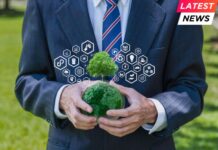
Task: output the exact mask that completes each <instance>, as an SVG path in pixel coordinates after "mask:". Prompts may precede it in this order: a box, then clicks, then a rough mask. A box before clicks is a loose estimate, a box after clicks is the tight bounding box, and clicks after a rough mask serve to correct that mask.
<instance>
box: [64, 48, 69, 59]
mask: <svg viewBox="0 0 218 150" xmlns="http://www.w3.org/2000/svg"><path fill="white" fill-rule="evenodd" d="M66 51H68V52H69V53H70V55H65V53H66ZM63 56H64V57H66V58H68V57H70V56H71V51H70V50H69V49H65V50H64V51H63Z"/></svg>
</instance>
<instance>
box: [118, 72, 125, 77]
mask: <svg viewBox="0 0 218 150" xmlns="http://www.w3.org/2000/svg"><path fill="white" fill-rule="evenodd" d="M125 75H126V74H125V72H124V71H120V72H118V76H119V77H120V78H124V77H125Z"/></svg>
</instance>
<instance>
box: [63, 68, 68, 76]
mask: <svg viewBox="0 0 218 150" xmlns="http://www.w3.org/2000/svg"><path fill="white" fill-rule="evenodd" d="M64 70H68V72H69V75H65V74H64ZM62 75H63V76H65V77H68V76H70V70H69V69H67V68H65V69H63V70H62Z"/></svg>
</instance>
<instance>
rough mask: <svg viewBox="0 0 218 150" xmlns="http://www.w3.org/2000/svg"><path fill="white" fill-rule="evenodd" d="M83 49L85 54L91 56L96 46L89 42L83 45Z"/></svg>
mask: <svg viewBox="0 0 218 150" xmlns="http://www.w3.org/2000/svg"><path fill="white" fill-rule="evenodd" d="M81 49H82V51H83V52H84V53H86V54H90V53H92V52H94V49H95V46H94V43H92V42H91V41H89V40H87V41H85V42H83V43H82V44H81Z"/></svg>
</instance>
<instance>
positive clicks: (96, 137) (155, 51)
mask: <svg viewBox="0 0 218 150" xmlns="http://www.w3.org/2000/svg"><path fill="white" fill-rule="evenodd" d="M177 4H178V1H177V0H159V1H155V0H133V2H132V7H131V12H130V16H129V20H128V26H127V33H126V37H125V42H128V43H130V44H131V47H132V48H137V47H140V48H141V50H142V54H144V55H146V56H147V57H148V58H149V62H150V63H151V64H153V65H154V66H156V73H155V75H154V76H153V77H152V78H148V79H147V81H146V82H144V83H140V82H136V83H133V84H130V83H128V82H126V81H125V80H119V81H118V83H119V84H122V85H124V86H127V87H132V88H134V89H135V90H137V91H138V92H140V93H141V94H143V95H144V96H146V97H153V98H155V99H158V100H159V101H160V102H161V104H162V105H163V106H164V108H165V110H166V114H167V123H168V126H167V128H166V129H164V130H163V131H161V132H157V133H154V134H152V135H149V134H148V132H147V131H145V130H143V129H142V128H139V129H138V130H137V131H135V132H134V133H132V134H130V135H128V136H125V137H123V138H117V137H114V136H112V135H109V134H108V133H106V132H105V131H103V130H101V129H99V128H98V127H96V128H95V129H93V130H90V131H82V130H78V129H75V128H74V127H73V125H72V124H71V123H69V121H68V120H67V119H65V120H60V119H58V118H57V117H56V116H55V114H54V104H55V97H56V94H57V91H58V90H59V88H60V87H61V86H63V85H65V84H66V83H68V80H67V78H65V77H64V76H63V74H62V72H61V71H60V70H59V69H56V68H55V67H54V59H55V58H57V57H59V56H60V55H62V54H63V50H65V49H72V46H73V45H80V44H81V43H82V42H84V41H86V40H90V41H92V42H93V43H94V44H95V45H97V44H96V39H95V36H94V32H93V29H92V26H91V23H90V19H89V15H88V9H87V3H86V0H29V2H28V6H27V10H26V14H25V19H24V25H23V52H22V56H21V60H20V69H19V76H18V78H17V81H16V88H15V92H16V96H17V98H18V100H19V102H20V104H21V106H22V107H23V108H24V109H25V110H27V111H29V112H31V113H33V114H34V115H36V116H39V117H41V118H43V119H45V120H47V121H48V122H49V123H50V124H51V126H50V131H49V140H48V147H47V149H48V150H96V149H97V150H104V149H105V150H107V149H108V150H111V149H113V150H118V149H119V150H120V149H126V150H135V149H136V150H145V149H146V150H147V149H152V150H158V149H161V150H165V149H166V150H171V149H174V143H173V139H172V133H173V132H174V131H176V130H177V129H178V128H179V127H181V126H182V125H184V124H185V123H187V122H189V121H191V120H192V119H193V118H195V117H197V116H198V115H200V113H201V111H202V108H203V97H204V94H205V91H206V88H207V85H206V83H205V68H204V64H203V61H202V54H201V49H202V43H203V34H202V27H201V26H178V25H177V21H178V17H179V14H177V13H176V8H177ZM98 51H99V49H98V47H97V46H95V49H94V53H95V52H98ZM81 55H82V53H81V52H79V53H77V55H76V56H78V57H80V56H81ZM89 57H90V56H89ZM80 66H81V67H84V66H83V65H82V64H81V65H80ZM68 69H69V70H70V72H71V74H75V69H74V68H73V67H68ZM81 80H82V79H81Z"/></svg>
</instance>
